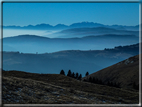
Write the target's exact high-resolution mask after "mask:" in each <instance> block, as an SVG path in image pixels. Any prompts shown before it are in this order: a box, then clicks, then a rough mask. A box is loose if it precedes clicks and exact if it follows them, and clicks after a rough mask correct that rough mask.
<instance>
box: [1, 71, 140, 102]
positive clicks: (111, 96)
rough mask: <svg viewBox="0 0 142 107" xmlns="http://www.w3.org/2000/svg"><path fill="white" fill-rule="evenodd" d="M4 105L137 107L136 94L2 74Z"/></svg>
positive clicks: (62, 79)
mask: <svg viewBox="0 0 142 107" xmlns="http://www.w3.org/2000/svg"><path fill="white" fill-rule="evenodd" d="M2 75H3V76H2V90H3V95H2V101H3V104H138V102H139V100H138V98H139V97H138V92H137V91H134V90H133V91H128V90H124V89H120V88H115V87H109V86H105V85H98V84H92V83H88V82H83V81H79V80H75V79H73V78H70V77H67V76H64V75H60V74H34V73H28V72H22V71H3V72H2Z"/></svg>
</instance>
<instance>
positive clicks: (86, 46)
mask: <svg viewBox="0 0 142 107" xmlns="http://www.w3.org/2000/svg"><path fill="white" fill-rule="evenodd" d="M120 41H121V42H120ZM138 42H139V38H138V37H137V36H134V35H113V34H108V35H101V36H86V37H82V38H47V37H41V36H36V35H19V36H14V37H7V38H3V50H4V51H19V52H23V53H36V52H38V53H46V52H48V53H51V52H57V51H62V50H102V49H104V48H113V47H115V46H119V45H121V46H124V45H131V44H135V43H138ZM104 44H105V45H104ZM27 47H28V48H27Z"/></svg>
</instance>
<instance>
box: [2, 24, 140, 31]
mask: <svg viewBox="0 0 142 107" xmlns="http://www.w3.org/2000/svg"><path fill="white" fill-rule="evenodd" d="M83 27H89V28H90V27H108V28H114V29H119V30H134V31H138V30H139V25H136V26H123V25H103V24H100V23H94V22H79V23H73V24H71V25H64V24H57V25H55V26H52V25H49V24H45V23H42V24H37V25H28V26H23V27H21V26H3V28H9V29H34V30H57V29H60V30H62V29H70V28H83Z"/></svg>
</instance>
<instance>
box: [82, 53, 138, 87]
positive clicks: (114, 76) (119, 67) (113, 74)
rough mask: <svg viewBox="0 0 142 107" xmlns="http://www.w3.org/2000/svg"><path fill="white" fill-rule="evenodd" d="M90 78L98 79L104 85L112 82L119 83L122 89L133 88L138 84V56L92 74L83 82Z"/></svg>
mask: <svg viewBox="0 0 142 107" xmlns="http://www.w3.org/2000/svg"><path fill="white" fill-rule="evenodd" d="M90 77H91V78H98V79H99V80H101V81H102V82H103V83H104V84H107V83H108V82H112V83H119V84H120V87H122V88H133V85H134V84H135V85H138V84H139V55H136V56H133V57H130V58H128V59H126V60H124V61H121V62H119V63H117V64H114V65H112V66H109V67H107V68H104V69H102V70H100V71H97V72H95V73H92V74H90V75H88V76H87V77H84V78H83V80H84V79H86V80H88V79H89V78H90Z"/></svg>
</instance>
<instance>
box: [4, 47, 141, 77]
mask: <svg viewBox="0 0 142 107" xmlns="http://www.w3.org/2000/svg"><path fill="white" fill-rule="evenodd" d="M138 54H139V44H135V45H130V46H124V47H121V46H119V47H115V48H114V49H105V50H94V51H93V50H92V51H91V50H90V51H79V50H70V51H60V52H55V53H45V54H26V53H19V52H3V69H4V70H20V71H26V72H34V73H52V74H54V73H55V74H59V72H60V71H61V70H62V69H63V70H64V71H65V72H66V73H67V72H68V70H69V69H70V70H71V71H72V72H78V73H81V74H85V73H86V72H87V71H89V72H90V73H93V72H95V71H98V70H101V69H102V68H105V67H108V66H110V65H112V64H115V63H117V62H119V61H122V60H124V59H126V58H128V57H131V56H134V55H138Z"/></svg>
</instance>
